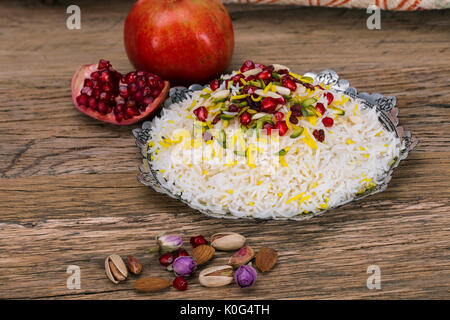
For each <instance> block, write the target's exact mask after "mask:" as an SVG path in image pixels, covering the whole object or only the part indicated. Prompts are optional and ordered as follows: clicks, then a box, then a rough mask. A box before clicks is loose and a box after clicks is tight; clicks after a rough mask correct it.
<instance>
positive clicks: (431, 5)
mask: <svg viewBox="0 0 450 320" xmlns="http://www.w3.org/2000/svg"><path fill="white" fill-rule="evenodd" d="M222 2H223V3H253V4H282V5H298V6H309V7H312V6H317V7H342V8H368V7H369V6H370V5H376V6H378V7H379V8H380V9H382V10H405V11H412V10H429V9H448V8H450V0H222Z"/></svg>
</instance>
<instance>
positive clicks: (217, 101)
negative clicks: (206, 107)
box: [213, 98, 227, 103]
mask: <svg viewBox="0 0 450 320" xmlns="http://www.w3.org/2000/svg"><path fill="white" fill-rule="evenodd" d="M225 101H227V98H222V99H214V100H213V103H221V102H225Z"/></svg>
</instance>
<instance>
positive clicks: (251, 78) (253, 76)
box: [245, 74, 256, 81]
mask: <svg viewBox="0 0 450 320" xmlns="http://www.w3.org/2000/svg"><path fill="white" fill-rule="evenodd" d="M255 79H256V75H254V74H252V75H250V76H248V77H247V78H245V81H251V80H255Z"/></svg>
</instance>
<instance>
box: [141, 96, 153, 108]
mask: <svg viewBox="0 0 450 320" xmlns="http://www.w3.org/2000/svg"><path fill="white" fill-rule="evenodd" d="M153 100H154V99H153V97H146V98H144V100H143V101H142V103H144V104H145V106H147V105H149V104H150V103H152V102H153Z"/></svg>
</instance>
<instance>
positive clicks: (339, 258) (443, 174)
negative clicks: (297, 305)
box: [0, 1, 450, 299]
mask: <svg viewBox="0 0 450 320" xmlns="http://www.w3.org/2000/svg"><path fill="white" fill-rule="evenodd" d="M72 2H73V1H71V2H70V3H72ZM70 3H69V2H67V3H63V4H61V3H60V4H56V5H43V4H40V3H39V2H33V1H29V2H25V3H23V2H19V1H8V2H2V3H1V4H0V12H2V14H1V15H0V39H1V50H0V51H1V55H0V65H1V72H0V115H1V117H0V159H1V162H0V174H1V175H0V298H51V299H53V298H55V299H185V298H201V299H202V298H214V299H232V298H236V299H241V298H242V299H244V298H248V299H256V298H264V299H310V298H313V299H317V298H318V299H323V298H338V299H349V298H383V299H384V298H433V299H434V298H450V295H449V287H450V270H449V269H450V252H449V240H450V237H449V222H450V216H449V204H450V201H449V196H450V191H449V190H450V188H449V187H450V184H449V173H450V160H449V158H450V144H449V143H450V137H449V132H450V117H449V116H450V114H449V107H450V104H449V101H450V92H449V82H450V12H449V11H448V10H447V11H434V12H415V13H400V12H398V13H393V12H383V13H382V16H381V18H382V20H381V23H382V24H381V27H382V29H381V30H374V31H370V30H368V29H367V28H366V18H367V17H368V15H367V14H366V13H365V11H361V10H347V9H320V8H286V7H270V6H244V5H242V6H230V7H229V9H230V12H231V16H232V19H233V24H234V28H235V34H236V49H235V53H234V57H233V61H232V63H231V65H230V67H229V70H231V68H236V67H238V66H239V65H240V64H241V63H242V61H243V60H244V59H246V58H251V59H253V60H256V61H259V62H262V63H275V62H278V63H282V64H286V65H289V66H291V67H292V68H293V69H294V70H297V71H298V72H306V71H316V72H317V71H320V70H323V69H326V68H333V69H335V70H336V71H337V72H338V73H340V74H341V75H342V77H343V78H345V79H348V80H349V81H350V83H352V84H354V85H355V86H356V87H358V88H359V89H360V90H362V91H367V92H380V93H383V94H392V95H395V96H397V98H398V101H399V107H400V123H401V124H402V125H403V126H404V127H405V128H406V129H408V130H411V131H412V132H413V133H414V135H415V136H417V137H418V138H419V139H420V143H419V145H418V147H417V149H416V150H415V151H414V152H413V153H412V154H411V155H410V157H409V158H408V159H407V160H406V161H404V162H403V163H402V164H401V166H400V167H399V168H398V169H397V170H396V172H395V173H394V176H393V179H392V182H391V183H390V186H389V188H388V189H387V191H385V192H383V193H381V194H378V195H376V196H373V197H370V198H368V199H365V200H363V201H360V202H357V203H354V204H351V205H347V206H344V207H342V208H340V209H337V210H334V211H332V212H329V213H327V214H325V215H324V216H321V217H318V218H314V219H311V220H309V221H307V222H286V221H283V222H280V221H242V220H237V221H228V220H219V219H210V218H206V217H204V216H202V215H200V214H198V213H197V212H195V211H194V210H192V209H190V208H188V207H186V206H184V205H182V204H181V203H179V202H177V201H175V200H173V199H170V198H169V197H167V196H163V195H161V194H158V193H156V192H154V191H152V190H150V189H149V188H147V187H144V186H143V185H141V184H140V183H138V182H137V180H136V174H137V165H138V163H139V161H140V159H141V157H140V155H139V153H138V150H137V149H136V147H135V145H134V138H133V136H132V135H131V129H132V128H131V127H125V128H124V127H116V126H112V125H106V124H102V123H99V122H97V121H94V120H92V119H90V118H88V117H86V116H84V115H83V114H81V113H80V112H78V111H77V110H76V109H75V107H74V106H73V104H72V100H71V94H70V88H69V86H70V79H71V77H72V73H73V72H74V71H75V70H76V68H77V66H78V65H81V64H84V63H94V62H96V61H97V60H98V59H99V58H107V59H110V60H111V61H112V63H113V64H114V66H116V67H117V68H118V70H120V71H127V70H131V66H130V64H129V62H128V60H127V57H126V54H125V51H124V48H123V44H122V27H123V23H124V19H125V16H126V14H127V12H128V10H129V8H130V7H131V2H128V3H124V2H123V1H104V2H99V1H96V2H94V1H92V2H89V1H85V2H80V1H76V3H78V4H79V5H80V7H81V10H82V28H81V30H68V29H67V28H66V26H65V19H66V17H67V14H66V7H67V6H68V4H70ZM134 127H137V126H134ZM134 127H133V128H134ZM164 230H170V231H172V232H175V233H181V234H184V235H185V236H186V239H188V237H189V236H191V235H196V234H203V235H205V236H209V235H211V234H213V233H215V232H218V231H225V230H230V231H236V232H240V233H242V234H244V235H245V236H247V237H248V239H249V243H250V244H251V245H253V246H254V247H255V248H259V247H262V246H270V247H273V248H276V249H277V250H278V251H279V254H280V258H279V263H278V265H277V267H276V268H275V269H274V270H273V271H272V272H269V273H267V274H264V275H263V276H260V278H259V280H258V282H257V284H256V285H255V286H254V287H253V288H252V289H250V290H241V289H239V288H237V287H236V286H235V285H231V286H228V287H222V288H217V289H205V288H203V287H201V286H200V285H199V283H198V281H197V279H193V280H192V281H191V282H190V284H189V285H190V288H189V291H187V292H178V291H176V290H174V289H171V290H166V291H164V292H160V293H154V294H138V293H136V292H135V291H134V290H133V282H134V279H133V277H131V278H130V279H129V280H128V281H126V282H125V283H122V284H120V285H114V284H112V283H111V282H109V280H108V279H107V278H106V276H105V272H104V269H103V263H104V259H105V257H106V256H107V255H108V254H111V253H118V254H120V255H122V256H126V255H128V254H133V255H135V256H137V257H139V258H141V260H142V261H143V262H144V273H143V274H144V275H147V276H149V275H153V276H161V277H166V278H170V277H172V275H170V274H169V273H168V272H167V271H165V270H164V269H163V268H162V267H161V266H160V265H158V262H157V260H156V258H155V256H152V255H149V254H146V251H147V249H148V248H149V247H151V246H152V245H153V244H154V237H155V235H156V234H158V233H160V232H161V231H164ZM186 242H187V244H186V246H187V247H189V245H188V240H187V241H186ZM225 260H226V255H225V254H220V255H218V256H217V257H216V258H215V261H213V262H211V264H219V263H222V262H225ZM69 265H77V266H79V267H80V268H81V289H80V290H69V289H67V287H66V279H67V277H68V276H69V275H68V274H67V273H66V269H67V267H68V266H69ZM369 265H378V266H379V267H380V268H381V281H382V282H381V289H380V290H369V289H368V288H367V287H366V280H367V277H368V276H369V274H367V267H368V266H369Z"/></svg>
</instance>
